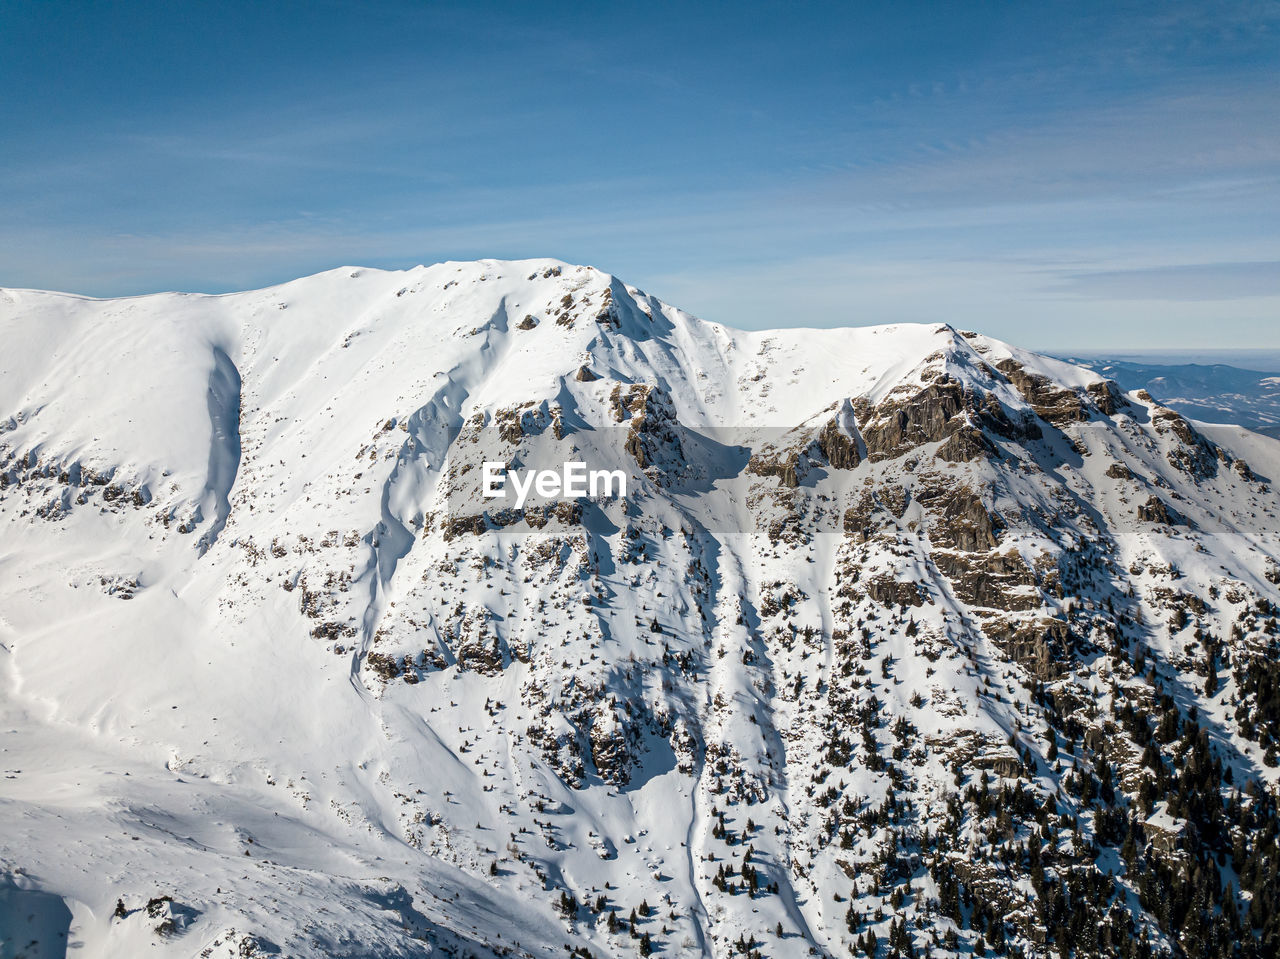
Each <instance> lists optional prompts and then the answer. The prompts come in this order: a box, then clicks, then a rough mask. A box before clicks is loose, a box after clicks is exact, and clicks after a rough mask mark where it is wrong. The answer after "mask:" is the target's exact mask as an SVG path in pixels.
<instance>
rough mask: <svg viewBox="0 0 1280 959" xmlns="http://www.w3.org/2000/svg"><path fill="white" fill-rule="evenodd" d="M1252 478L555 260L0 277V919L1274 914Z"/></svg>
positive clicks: (1270, 764) (183, 925)
mask: <svg viewBox="0 0 1280 959" xmlns="http://www.w3.org/2000/svg"><path fill="white" fill-rule="evenodd" d="M597 441H599V442H597ZM588 450H589V451H590V454H591V456H592V457H596V458H598V459H599V460H600V461H601V462H602V463H603V464H604V465H606V466H608V467H610V468H613V467H618V468H622V469H625V470H627V471H628V473H629V477H630V479H631V483H630V484H629V487H628V490H627V495H626V496H625V497H618V496H613V497H611V496H606V495H600V496H597V497H595V498H589V499H586V500H580V501H576V503H575V504H571V505H570V506H569V507H568V508H549V507H546V506H530V507H528V508H527V509H525V510H514V509H513V508H511V507H510V506H507V507H505V508H504V509H496V508H493V507H492V506H491V505H490V503H489V501H485V500H483V499H481V498H479V497H478V496H476V495H475V494H474V491H473V490H472V489H471V487H470V486H468V484H473V483H474V480H475V479H476V477H477V475H478V471H477V467H478V465H479V463H480V461H481V460H483V459H488V458H491V457H495V456H496V457H498V458H500V459H503V460H504V461H505V462H508V463H510V464H512V465H513V467H515V466H519V465H520V464H522V463H527V462H532V461H533V460H534V459H535V458H539V457H542V458H545V457H549V456H550V457H554V456H555V455H563V456H564V457H566V458H568V457H570V456H571V455H572V456H585V455H586V453H585V452H584V451H588ZM1277 476H1280V445H1277V443H1276V441H1274V440H1271V439H1268V438H1266V437H1262V436H1258V435H1256V434H1252V433H1249V432H1247V431H1246V430H1243V429H1240V428H1235V427H1205V426H1201V425H1199V424H1196V423H1194V422H1190V421H1188V420H1186V419H1184V418H1183V417H1181V416H1180V415H1178V414H1177V413H1175V412H1173V411H1171V410H1169V409H1167V408H1165V407H1162V406H1161V405H1159V404H1158V403H1157V402H1155V401H1154V400H1152V398H1151V397H1150V396H1149V395H1147V394H1145V393H1142V392H1135V393H1131V394H1125V393H1123V392H1122V391H1121V390H1119V389H1118V388H1117V387H1116V386H1115V385H1114V384H1113V383H1111V382H1109V381H1108V380H1106V379H1104V378H1102V377H1101V376H1099V375H1098V374H1096V373H1093V372H1090V371H1089V370H1086V369H1083V368H1080V367H1077V366H1072V365H1069V364H1067V363H1064V362H1061V361H1057V360H1052V359H1048V358H1045V357H1041V356H1037V355H1035V354H1032V353H1028V352H1025V351H1023V350H1020V349H1018V348H1016V347H1013V346H1009V345H1006V344H1004V343H1000V342H997V341H995V340H992V339H989V338H987V337H984V336H981V335H977V334H974V333H969V332H962V331H957V330H954V329H952V328H951V327H949V326H884V327H870V328H858V329H833V330H801V329H788V330H777V331H769V332H751V333H747V332H741V331H737V330H732V329H728V328H725V327H721V326H717V325H714V324H710V323H705V322H702V321H700V320H697V319H694V318H693V317H690V316H688V315H687V314H685V313H682V312H681V311H679V310H678V309H675V308H673V307H670V306H668V305H666V304H664V303H662V302H660V301H659V300H657V299H655V298H653V297H651V296H649V295H647V294H645V293H643V292H641V291H640V290H638V289H636V288H634V287H632V286H628V285H627V284H625V283H624V282H622V281H621V280H618V279H615V278H614V277H611V276H609V275H606V274H604V273H601V272H599V271H597V270H595V269H592V268H588V267H575V266H570V265H567V264H563V263H559V262H556V261H550V260H536V261H522V262H499V261H491V260H485V261H480V262H477V263H444V264H438V265H435V266H431V267H425V268H424V267H420V268H417V269H414V270H410V271H407V272H381V271H377V270H366V269H353V268H345V269H341V270H335V271H332V272H329V273H324V274H320V275H317V276H313V277H308V278H305V279H301V280H298V281H295V282H292V283H286V284H284V285H282V286H278V287H274V288H271V289H267V290H259V291H254V292H248V293H240V294H232V295H226V296H196V295H183V294H162V295H156V296H146V297H137V298H131V299H116V300H92V299H86V298H83V297H77V296H70V295H65V294H57V293H43V292H32V291H23V290H5V291H0V679H2V681H3V686H2V687H0V688H2V689H3V694H2V696H0V709H2V711H3V715H2V716H0V729H2V730H3V732H2V733H0V751H2V761H0V765H3V769H4V778H3V779H0V866H2V867H3V871H2V872H0V943H3V945H0V955H3V956H4V957H9V956H15V955H19V954H22V955H27V956H50V955H57V956H62V955H64V954H65V955H76V956H81V957H84V959H89V957H95V956H139V955H144V954H145V955H154V956H161V955H164V956H169V955H172V956H202V957H215V956H251V955H274V954H280V955H285V956H295V957H297V956H369V957H374V956H377V957H384V956H422V955H434V954H437V953H440V954H444V955H457V956H463V955H471V956H481V955H521V956H524V955H528V956H564V955H566V953H568V952H573V953H575V954H577V955H586V954H590V955H593V956H629V955H635V954H645V953H648V952H652V953H655V954H662V955H671V956H677V955H678V956H684V955H704V956H729V955H736V954H758V955H760V956H810V955H819V956H849V955H851V954H867V955H872V954H879V955H882V956H885V955H893V954H906V953H908V952H911V951H913V950H914V951H915V952H916V953H917V954H924V953H926V952H928V953H931V954H933V955H944V954H956V953H970V952H977V953H978V954H983V953H984V952H994V953H996V954H1002V953H1005V952H1013V953H1018V954H1024V955H1047V954H1049V953H1050V952H1051V951H1052V952H1054V953H1056V954H1062V955H1065V954H1067V952H1069V951H1070V950H1072V949H1075V950H1077V951H1078V954H1083V955H1097V954H1107V955H1124V956H1131V955H1145V954H1147V953H1150V952H1157V953H1158V952H1162V951H1163V952H1174V953H1180V952H1185V953H1186V954H1189V955H1234V954H1238V955H1264V954H1274V952H1275V950H1276V949H1277V935H1280V932H1278V930H1280V926H1278V925H1277V919H1276V915H1277V907H1280V879H1278V878H1277V869H1278V868H1280V849H1278V848H1277V841H1278V835H1280V819H1278V817H1277V811H1276V802H1277V795H1278V793H1277V789H1278V781H1280V770H1278V769H1277V767H1276V763H1277V760H1276V748H1277V743H1278V742H1280V739H1278V737H1280V695H1278V692H1277V690H1278V686H1277V683H1278V678H1280V667H1277V652H1278V646H1277V639H1276V636H1277V624H1276V604H1277V603H1278V602H1280V587H1278V586H1277V583H1280V565H1278V564H1277V562H1276V559H1275V557H1277V556H1278V555H1280V517H1278V515H1277V510H1278V508H1280V501H1278V498H1277V495H1276V492H1275V490H1274V488H1273V486H1272V480H1273V479H1274V478H1275V477H1277ZM24 950H25V951H24Z"/></svg>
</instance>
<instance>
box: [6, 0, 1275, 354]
mask: <svg viewBox="0 0 1280 959" xmlns="http://www.w3.org/2000/svg"><path fill="white" fill-rule="evenodd" d="M0 89H2V90H4V91H5V92H4V94H3V96H0V210H3V211H4V215H3V217H0V285H4V286H17V287H42V288H54V289H66V290H73V291H77V292H84V293H90V294H95V295H116V294H125V293H138V292H148V291H154V290H160V289H185V290H200V291H210V292H221V291H226V290H232V289H242V288H247V287H251V286H261V285H266V284H269V283H274V282H279V281H282V280H286V279H290V278H292V277H295V276H299V275H303V274H306V273H312V272H316V271H319V270H322V269H328V268H331V267H335V266H340V265H347V264H361V265H369V266H382V267H391V268H399V267H407V266H412V265H414V264H417V263H422V262H426V263H430V262H434V261H437V260H442V259H473V258H477V257H484V256H493V257H523V256H542V255H546V256H556V257H560V258H562V259H565V260H569V261H573V262H584V263H591V264H593V265H596V266H599V267H601V268H602V269H607V270H610V271H612V272H614V273H616V274H618V275H619V276H621V277H623V278H624V279H626V280H628V281H629V282H632V283H636V284H637V285H640V286H642V287H644V288H645V289H646V290H649V291H651V292H653V293H656V294H657V295H659V296H662V297H663V298H665V299H667V300H669V301H671V302H673V303H675V304H677V305H679V306H682V307H684V308H685V309H688V310H690V311H692V312H695V313H697V314H699V315H701V316H704V317H706V318H708V319H713V320H717V321H720V322H726V323H730V324H733V325H736V326H744V327H757V328H758V327H766V326H779V325H786V326H794V325H803V326H831V325H837V324H864V323H879V322H898V321H936V320H945V321H948V322H952V323H954V324H955V325H957V326H962V327H967V328H975V329H980V330H982V331H984V332H988V333H991V334H993V335H996V336H1000V337H1003V338H1005V339H1009V340H1012V341H1015V342H1018V343H1021V344H1024V345H1027V346H1031V347H1038V348H1046V349H1060V350H1063V349H1066V350H1069V349H1091V348H1092V349H1110V348H1115V349H1120V348H1123V349H1132V348H1138V347H1144V346H1150V347H1156V348H1161V349H1205V348H1211V347H1216V348H1233V349H1243V348H1250V347H1263V348H1273V349H1274V348H1277V347H1280V4H1276V3H1215V2H1197V3H1185V4H1180V3H1155V4H1123V3H1104V4H1090V3H1071V4H1052V3H1039V2H1037V3H1008V4H1002V3H969V2H966V3H955V4H952V3H936V4H912V3H847V4H835V3H832V4H803V3H788V4H772V3H757V2H751V0H743V2H740V3H734V4H729V3H724V4H720V3H683V4H680V3H673V4H666V3H661V2H648V3H643V4H599V3H597V4H588V3H583V4H557V3H540V4H527V3H521V4H515V3H510V4H507V3H467V4H465V5H463V4H443V3H414V2H387V3H374V2H369V3H363V4H361V3H346V2H324V0H312V2H307V3H292V2H275V3H270V4H258V3H252V4H251V3H240V2H236V0H223V2H220V3H212V2H210V3H198V2H189V3H182V2H163V3H161V2H154V3H153V2H127V3H126V2H107V0H84V2H77V3H69V2H58V0H39V2H32V0H6V2H5V3H3V4H0Z"/></svg>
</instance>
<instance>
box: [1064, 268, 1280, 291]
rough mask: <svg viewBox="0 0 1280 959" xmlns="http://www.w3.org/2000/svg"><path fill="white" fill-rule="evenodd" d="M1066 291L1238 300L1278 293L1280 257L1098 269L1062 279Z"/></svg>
mask: <svg viewBox="0 0 1280 959" xmlns="http://www.w3.org/2000/svg"><path fill="white" fill-rule="evenodd" d="M1060 289H1062V291H1063V292H1066V293H1069V294H1074V295H1076V296H1083V297H1091V298H1093V299H1103V300H1192V301H1210V300H1238V299H1245V298H1249V297H1259V296H1271V297H1280V260H1262V261H1256V262H1246V263H1190V264H1178V265H1176V266H1159V267H1152V268H1147V269H1133V270H1099V271H1095V272H1091V273H1075V274H1070V275H1067V276H1064V277H1063V278H1062V283H1061V287H1060Z"/></svg>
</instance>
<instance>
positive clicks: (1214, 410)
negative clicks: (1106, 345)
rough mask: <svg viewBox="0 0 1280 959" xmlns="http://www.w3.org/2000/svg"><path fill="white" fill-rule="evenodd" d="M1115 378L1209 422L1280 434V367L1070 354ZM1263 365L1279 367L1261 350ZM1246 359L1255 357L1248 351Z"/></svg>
mask: <svg viewBox="0 0 1280 959" xmlns="http://www.w3.org/2000/svg"><path fill="white" fill-rule="evenodd" d="M1064 359H1070V361H1071V362H1072V363H1077V364H1079V365H1081V366H1085V367H1088V368H1089V369H1091V370H1094V371H1095V372H1098V373H1101V374H1102V375H1104V376H1106V377H1108V378H1109V379H1112V380H1115V381H1116V383H1117V384H1119V385H1120V387H1121V388H1122V389H1124V390H1138V389H1144V390H1146V391H1147V392H1148V393H1150V394H1151V395H1152V396H1153V397H1155V399H1157V400H1159V401H1160V402H1161V403H1163V404H1164V405H1165V406H1168V407H1169V408H1170V409H1173V410H1177V411H1178V412H1179V413H1182V414H1183V415H1185V416H1189V417H1191V418H1192V419H1197V420H1202V421H1204V422H1206V423H1231V424H1234V425H1237V426H1244V427H1246V428H1248V429H1251V430H1255V431H1257V432H1259V433H1265V434H1267V435H1268V436H1273V437H1276V438H1280V372H1274V371H1273V372H1267V371H1265V370H1259V369H1242V368H1241V367H1238V366H1229V365H1226V364H1224V363H1213V364H1201V363H1162V362H1156V360H1159V359H1164V357H1155V356H1153V357H1151V360H1152V361H1151V362H1137V361H1134V360H1129V359H1114V358H1107V357H1100V356H1071V357H1064ZM1256 360H1257V363H1256V365H1258V366H1277V365H1280V364H1277V363H1275V362H1274V360H1275V356H1274V354H1272V353H1269V352H1262V351H1259V354H1258V356H1257V358H1256ZM1239 361H1240V362H1246V363H1248V362H1249V356H1248V354H1241V355H1240V360H1239Z"/></svg>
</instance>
